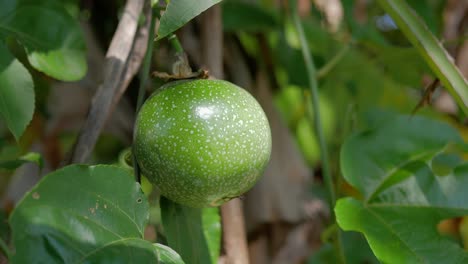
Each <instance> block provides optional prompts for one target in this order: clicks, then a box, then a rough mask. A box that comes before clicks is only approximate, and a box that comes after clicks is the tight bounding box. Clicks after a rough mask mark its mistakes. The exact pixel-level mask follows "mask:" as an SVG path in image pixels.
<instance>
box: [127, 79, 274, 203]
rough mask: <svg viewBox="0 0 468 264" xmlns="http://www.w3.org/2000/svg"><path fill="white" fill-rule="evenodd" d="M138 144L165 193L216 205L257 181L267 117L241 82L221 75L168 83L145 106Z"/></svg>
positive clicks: (146, 169) (267, 147) (146, 170)
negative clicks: (238, 82)
mask: <svg viewBox="0 0 468 264" xmlns="http://www.w3.org/2000/svg"><path fill="white" fill-rule="evenodd" d="M134 144H135V145H134V150H135V155H136V158H137V161H138V164H139V165H140V167H141V171H142V173H143V174H145V175H146V176H147V177H148V179H149V180H150V181H151V182H152V183H153V184H155V185H156V186H157V187H158V188H159V190H160V192H161V194H162V195H164V196H166V197H167V198H169V199H171V200H173V201H175V202H177V203H179V204H183V205H187V206H190V207H206V206H219V205H221V204H222V203H224V202H226V201H228V200H230V199H232V198H234V197H238V196H240V195H242V194H243V193H245V192H246V191H248V190H249V189H250V188H252V186H253V185H254V184H255V183H256V182H257V181H258V180H259V178H260V177H261V175H262V172H263V170H264V169H265V167H266V165H267V164H268V161H269V159H270V154H271V132H270V126H269V124H268V120H267V118H266V116H265V113H264V112H263V110H262V108H261V107H260V105H259V104H258V103H257V101H256V100H255V99H254V98H253V97H252V96H251V95H250V94H249V93H248V92H247V91H245V90H244V89H242V88H240V87H238V86H236V85H234V84H232V83H229V82H226V81H221V80H191V81H176V82H172V83H169V84H167V85H165V86H164V87H162V88H161V89H159V90H157V91H156V92H155V93H154V94H153V95H152V96H151V97H150V98H149V99H148V100H147V101H146V102H145V103H144V104H143V106H142V108H141V110H140V112H139V114H138V117H137V120H136V125H135V138H134Z"/></svg>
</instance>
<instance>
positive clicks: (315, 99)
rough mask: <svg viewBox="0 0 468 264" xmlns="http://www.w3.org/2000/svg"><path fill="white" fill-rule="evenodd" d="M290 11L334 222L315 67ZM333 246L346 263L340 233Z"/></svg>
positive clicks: (293, 3)
mask: <svg viewBox="0 0 468 264" xmlns="http://www.w3.org/2000/svg"><path fill="white" fill-rule="evenodd" d="M291 11H292V18H293V20H294V26H295V28H296V31H297V33H298V36H299V40H300V43H301V50H302V55H303V57H304V62H305V65H306V69H307V75H308V78H309V86H310V92H311V98H312V108H313V109H312V110H313V114H314V116H313V119H314V120H313V121H314V122H313V123H314V128H315V133H316V135H317V136H318V140H319V144H320V153H321V156H322V173H323V178H324V180H325V185H326V186H327V189H328V193H329V196H330V198H329V200H330V201H329V202H330V214H331V216H332V219H333V220H334V221H336V220H335V214H334V211H333V208H334V206H335V203H336V192H335V185H334V182H333V178H332V176H331V173H330V164H329V160H328V151H327V144H326V141H325V135H324V133H323V127H322V122H321V118H320V109H319V93H318V84H317V74H316V70H315V65H314V62H313V60H312V56H311V54H310V51H309V46H308V44H307V40H306V38H305V34H304V29H303V27H302V24H301V20H300V17H299V12H298V10H297V2H296V1H291ZM335 246H336V250H337V252H338V256H339V259H340V262H341V263H346V260H345V256H344V251H343V243H342V238H341V232H340V231H338V232H336V239H335Z"/></svg>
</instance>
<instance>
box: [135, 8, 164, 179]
mask: <svg viewBox="0 0 468 264" xmlns="http://www.w3.org/2000/svg"><path fill="white" fill-rule="evenodd" d="M155 12H159V11H157V10H155V9H153V13H152V16H151V18H149V17H148V18H147V19H151V25H150V29H149V37H148V48H147V49H146V54H145V57H144V59H143V65H142V67H141V70H140V73H139V77H140V86H139V87H138V99H137V105H136V113H137V114H138V112H139V111H140V108H141V106H142V105H143V102H144V101H145V90H146V89H145V88H146V84H147V82H148V76H149V75H150V68H151V58H152V57H153V46H154V28H155V25H156V18H157V15H156V14H155ZM132 152H133V155H132V159H133V169H134V172H135V180H136V181H137V182H138V183H140V182H141V175H140V167H139V166H138V162H137V160H136V157H135V152H134V151H132Z"/></svg>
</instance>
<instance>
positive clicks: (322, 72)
mask: <svg viewBox="0 0 468 264" xmlns="http://www.w3.org/2000/svg"><path fill="white" fill-rule="evenodd" d="M348 50H349V45H345V46H343V47H342V48H341V49H340V51H338V53H337V54H336V55H335V56H334V57H333V58H332V59H331V60H329V61H328V62H327V64H325V65H324V66H323V67H322V68H320V69H319V70H318V71H317V79H318V80H320V79H322V78H323V77H325V76H326V75H327V74H328V73H329V72H330V71H331V70H332V69H333V68H335V66H336V65H338V63H339V62H340V61H341V59H343V57H344V56H345V55H346V53H347V52H348Z"/></svg>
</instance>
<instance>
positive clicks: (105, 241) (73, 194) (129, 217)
mask: <svg viewBox="0 0 468 264" xmlns="http://www.w3.org/2000/svg"><path fill="white" fill-rule="evenodd" d="M147 220H148V202H147V200H146V198H145V196H144V195H143V193H142V192H141V190H140V187H139V185H138V184H137V183H135V182H134V181H133V177H132V175H131V174H129V173H128V172H127V171H126V170H125V169H121V168H118V167H114V166H91V167H88V166H84V165H72V166H69V167H65V168H63V169H61V170H58V171H55V172H53V173H51V174H49V175H47V176H46V177H45V178H43V179H42V180H41V181H40V182H39V183H38V184H37V185H36V186H35V187H34V188H32V190H31V191H30V192H28V193H27V194H26V196H25V197H24V198H23V200H21V201H20V203H19V204H18V205H17V207H16V208H15V210H14V211H13V213H12V215H11V217H10V224H11V227H12V232H13V243H14V246H15V249H16V254H15V255H14V257H13V259H12V263H154V262H156V260H157V252H156V248H155V247H154V246H153V245H152V244H151V243H150V242H148V241H145V240H143V231H144V226H145V224H146V222H147Z"/></svg>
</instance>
